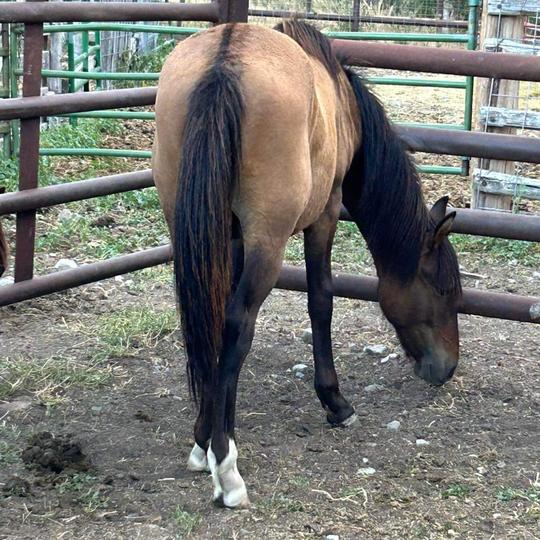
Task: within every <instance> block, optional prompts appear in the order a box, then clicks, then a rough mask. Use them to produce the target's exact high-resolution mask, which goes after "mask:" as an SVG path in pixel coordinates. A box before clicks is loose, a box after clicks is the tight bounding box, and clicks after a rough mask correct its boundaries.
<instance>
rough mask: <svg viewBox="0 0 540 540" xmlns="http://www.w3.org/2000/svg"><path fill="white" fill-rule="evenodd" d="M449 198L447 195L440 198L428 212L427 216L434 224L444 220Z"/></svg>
mask: <svg viewBox="0 0 540 540" xmlns="http://www.w3.org/2000/svg"><path fill="white" fill-rule="evenodd" d="M448 200H449V197H448V195H445V196H444V197H441V198H440V199H439V200H438V201H437V202H436V203H435V204H434V205H433V206H432V207H431V210H430V211H429V215H430V216H431V218H432V219H433V221H434V222H435V223H439V222H440V221H442V220H443V219H444V216H445V215H446V206H447V205H448Z"/></svg>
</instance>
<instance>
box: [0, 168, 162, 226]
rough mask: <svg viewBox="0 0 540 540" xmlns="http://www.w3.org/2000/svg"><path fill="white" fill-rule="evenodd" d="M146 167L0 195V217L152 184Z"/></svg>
mask: <svg viewBox="0 0 540 540" xmlns="http://www.w3.org/2000/svg"><path fill="white" fill-rule="evenodd" d="M153 185H154V179H153V178H152V171H151V170H150V169H147V170H144V171H135V172H130V173H123V174H114V175H111V176H101V177H99V178H91V179H88V180H79V181H78V182H68V183H65V184H57V185H55V186H47V187H42V188H36V189H29V190H25V191H16V192H13V193H5V194H3V195H0V216H1V215H3V214H13V213H15V212H22V211H26V210H36V209H39V208H46V207H48V206H55V205H57V204H64V203H69V202H73V201H81V200H84V199H92V198H94V197H103V196H105V195H113V194H114V193H124V192H126V191H133V190H136V189H144V188H148V187H152V186H153Z"/></svg>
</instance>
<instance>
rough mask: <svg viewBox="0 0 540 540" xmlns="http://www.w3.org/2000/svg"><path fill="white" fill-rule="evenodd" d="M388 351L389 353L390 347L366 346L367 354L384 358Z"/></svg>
mask: <svg viewBox="0 0 540 540" xmlns="http://www.w3.org/2000/svg"><path fill="white" fill-rule="evenodd" d="M386 351H388V347H387V346H386V345H380V344H378V345H366V346H365V347H364V352H365V353H368V354H373V355H376V356H382V355H383V354H386Z"/></svg>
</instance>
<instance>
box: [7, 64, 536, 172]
mask: <svg viewBox="0 0 540 540" xmlns="http://www.w3.org/2000/svg"><path fill="white" fill-rule="evenodd" d="M538 60H539V61H540V58H539V59H538ZM539 73H540V72H539ZM155 97H156V88H155V87H151V88H142V89H129V90H109V91H103V92H85V93H83V92H81V93H77V94H67V95H63V94H60V95H56V96H54V95H53V96H43V97H29V98H12V99H3V100H1V101H0V121H3V120H14V119H16V118H23V119H24V118H35V117H36V116H52V115H57V114H68V113H73V112H84V111H91V110H99V109H114V108H117V107H134V106H145V105H152V104H153V103H154V101H155ZM396 131H397V132H398V134H399V135H400V137H401V138H402V139H403V141H404V142H405V144H406V145H407V147H408V148H409V149H410V150H411V151H413V152H430V153H434V154H451V155H455V156H470V157H484V158H490V159H504V160H508V161H527V162H529V163H540V139H537V138H533V137H520V136H516V135H501V134H497V133H477V132H469V131H456V130H449V129H432V128H421V127H406V126H396Z"/></svg>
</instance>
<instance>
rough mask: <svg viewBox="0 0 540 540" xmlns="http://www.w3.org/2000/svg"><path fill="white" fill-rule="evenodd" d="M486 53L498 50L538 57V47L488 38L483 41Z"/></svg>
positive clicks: (539, 47)
mask: <svg viewBox="0 0 540 540" xmlns="http://www.w3.org/2000/svg"><path fill="white" fill-rule="evenodd" d="M484 49H485V50H486V51H494V50H499V51H502V52H505V53H510V54H525V55H527V56H540V45H538V44H537V45H533V44H532V43H520V42H518V41H513V40H511V39H498V38H488V39H486V40H485V41H484Z"/></svg>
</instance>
